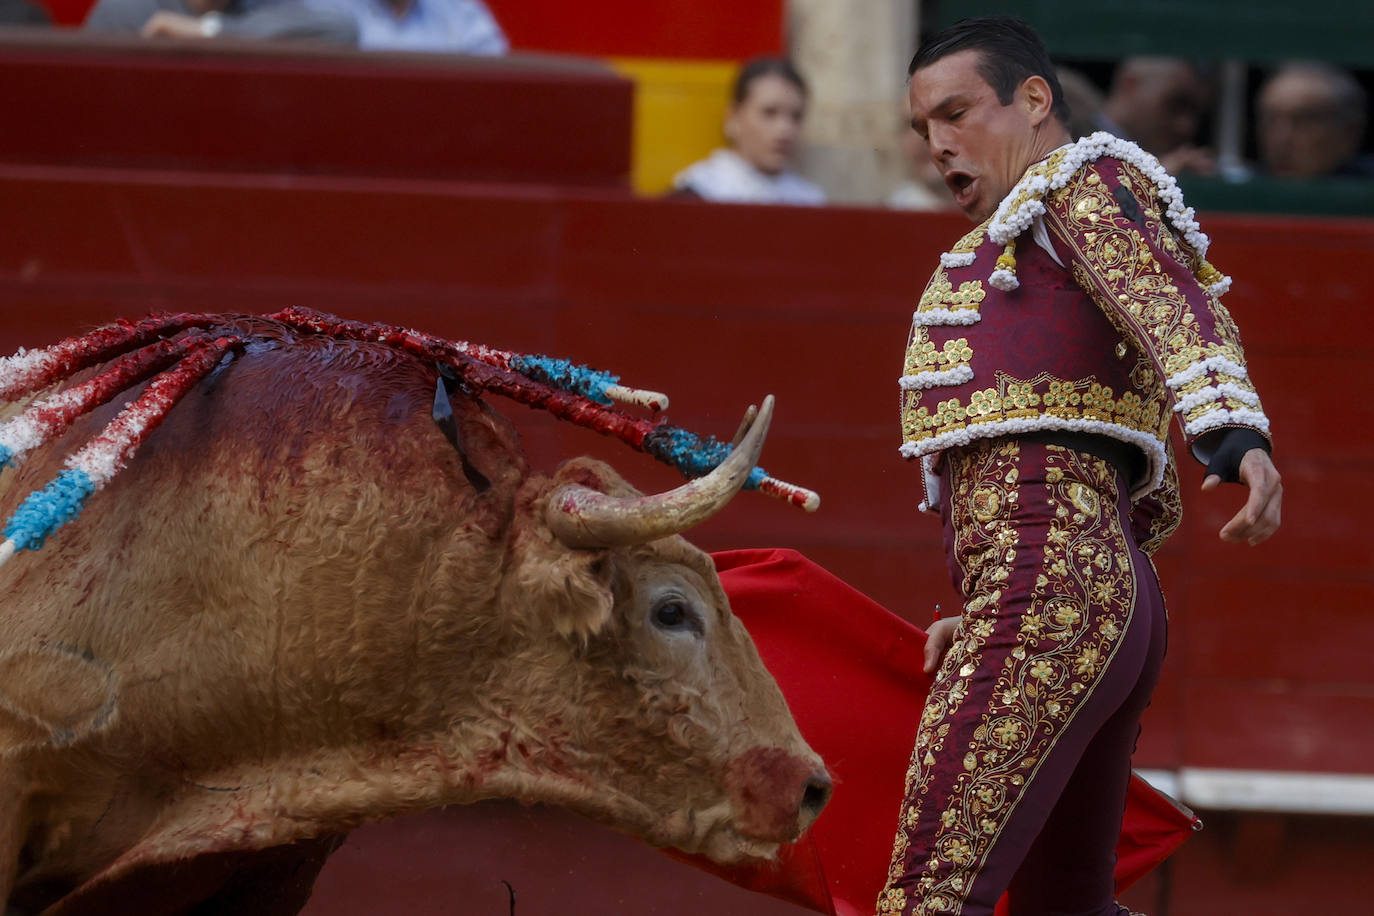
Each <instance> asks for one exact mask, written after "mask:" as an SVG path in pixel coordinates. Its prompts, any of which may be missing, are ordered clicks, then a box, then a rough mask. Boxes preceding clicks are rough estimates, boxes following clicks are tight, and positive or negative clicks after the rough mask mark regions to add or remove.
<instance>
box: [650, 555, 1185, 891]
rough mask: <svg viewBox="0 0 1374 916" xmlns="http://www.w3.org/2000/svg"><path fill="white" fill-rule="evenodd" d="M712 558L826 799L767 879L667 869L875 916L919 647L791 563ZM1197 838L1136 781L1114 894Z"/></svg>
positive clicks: (916, 693)
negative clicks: (816, 757) (815, 763)
mask: <svg viewBox="0 0 1374 916" xmlns="http://www.w3.org/2000/svg"><path fill="white" fill-rule="evenodd" d="M714 558H715V561H716V568H717V569H718V570H719V572H720V579H721V582H722V583H723V584H724V586H725V591H726V593H727V594H728V595H729V596H730V605H731V607H732V608H733V609H734V612H735V615H736V616H737V617H739V618H740V620H742V621H743V622H744V625H745V626H746V627H748V629H749V632H750V634H751V635H752V636H753V638H754V642H755V643H757V644H758V649H759V654H760V655H761V656H762V657H763V662H764V664H765V665H767V666H768V670H769V671H771V672H772V673H773V676H774V677H775V678H777V681H778V685H779V686H780V687H781V688H782V692H783V694H784V695H785V696H786V697H787V703H788V705H789V706H791V707H792V714H793V716H795V717H796V720H797V724H798V725H799V726H800V727H801V731H802V734H803V735H805V736H806V740H807V741H808V742H810V744H811V746H812V747H813V748H815V750H816V751H817V753H819V754H820V755H821V756H822V757H823V758H825V762H826V765H827V766H828V767H829V769H830V775H831V776H832V777H833V778H834V780H835V794H834V797H833V798H832V799H831V801H830V804H829V805H828V806H827V807H826V809H825V812H824V813H823V814H822V815H821V817H820V819H819V820H818V821H816V823H815V825H814V826H813V827H812V828H811V829H810V830H809V831H808V832H807V834H806V836H804V837H802V839H801V840H799V841H798V842H796V843H793V844H791V845H789V846H786V847H784V848H783V850H782V852H781V854H780V855H779V859H778V862H777V863H776V864H775V865H772V866H768V867H751V868H722V867H721V866H718V865H715V864H713V863H711V862H709V861H707V860H706V859H704V858H701V857H698V856H685V855H682V854H681V853H677V854H673V855H674V856H675V857H676V858H681V859H683V860H684V861H687V862H690V863H692V864H693V865H696V866H698V867H700V868H704V869H705V870H707V871H710V872H712V873H714V874H717V875H720V876H721V877H724V878H726V879H727V880H730V881H732V882H734V883H736V884H739V885H741V886H743V887H747V888H750V889H751V890H756V891H759V892H761V893H766V894H771V895H773V896H775V897H780V898H782V899H784V900H789V901H791V902H793V903H797V904H800V905H802V906H805V907H809V908H810V909H813V910H815V911H817V912H820V913H828V914H831V916H859V914H867V913H872V912H873V910H874V906H875V902H876V901H877V899H878V893H879V891H881V890H882V887H883V883H884V879H885V877H886V874H887V868H888V863H889V862H890V861H891V857H892V841H893V838H894V836H895V831H896V826H897V812H898V808H899V807H900V806H901V802H902V787H903V782H904V780H905V777H906V768H907V764H908V762H909V760H910V757H911V747H912V743H913V741H914V740H915V737H916V723H917V721H918V719H919V718H920V715H921V708H922V706H923V705H924V704H925V696H926V691H927V690H928V689H929V687H930V678H929V677H928V676H926V675H925V674H924V673H922V671H921V662H922V649H923V647H924V645H925V639H926V635H925V633H924V632H923V631H922V630H920V629H918V628H917V627H914V626H912V625H911V624H909V623H907V622H906V621H905V620H903V619H902V618H900V617H898V616H897V615H895V614H893V613H892V612H890V611H888V610H887V609H885V608H883V607H882V606H881V605H879V604H877V603H876V602H875V601H873V600H872V599H871V598H869V597H868V596H866V595H864V594H862V593H861V592H858V591H856V590H855V589H853V588H851V587H850V586H849V585H847V584H845V583H844V582H843V581H841V580H840V579H837V578H836V577H835V576H833V575H831V574H830V573H828V572H826V571H825V570H824V569H822V568H821V567H819V566H817V565H816V564H815V563H812V562H811V561H810V560H808V559H806V558H805V557H804V556H802V555H801V554H799V553H797V552H795V551H792V550H772V549H769V550H731V551H726V552H723V553H717V554H714ZM1197 826H1199V824H1198V821H1197V819H1196V818H1195V817H1194V815H1193V814H1192V812H1191V811H1188V810H1187V809H1185V808H1183V807H1182V806H1181V805H1179V804H1178V803H1176V802H1174V801H1173V800H1172V799H1170V798H1168V797H1167V796H1164V795H1162V794H1160V793H1159V792H1157V791H1156V790H1154V789H1153V788H1151V787H1150V786H1149V785H1148V784H1146V783H1145V782H1144V781H1143V780H1141V779H1139V778H1133V779H1132V780H1131V787H1130V794H1129V796H1128V797H1127V800H1126V820H1125V823H1124V825H1123V826H1122V831H1121V839H1120V841H1119V842H1118V843H1117V847H1116V852H1117V866H1116V886H1117V890H1118V891H1120V890H1122V889H1124V888H1126V887H1128V886H1130V885H1131V884H1132V883H1134V882H1135V881H1137V880H1138V879H1139V878H1140V877H1141V876H1142V875H1144V874H1145V873H1146V872H1148V871H1149V870H1150V869H1152V868H1154V867H1155V866H1156V865H1158V864H1159V863H1160V862H1162V861H1163V860H1164V859H1165V858H1166V857H1167V856H1168V855H1169V854H1170V853H1171V852H1173V851H1174V850H1175V849H1177V848H1178V846H1179V844H1181V843H1182V842H1183V841H1184V840H1185V839H1187V838H1188V836H1189V835H1190V834H1191V833H1192V832H1193V831H1194V830H1195V829H1196V828H1197ZM670 854H671V853H670ZM1004 904H1005V901H1004ZM999 912H1001V910H1000V909H999Z"/></svg>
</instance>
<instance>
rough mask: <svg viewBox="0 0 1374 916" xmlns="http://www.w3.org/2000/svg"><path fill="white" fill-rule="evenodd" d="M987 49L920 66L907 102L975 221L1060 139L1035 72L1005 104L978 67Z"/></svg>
mask: <svg viewBox="0 0 1374 916" xmlns="http://www.w3.org/2000/svg"><path fill="white" fill-rule="evenodd" d="M981 59H982V52H981V51H976V50H968V51H957V52H955V53H953V54H949V55H947V56H945V57H942V58H940V59H939V60H937V61H935V62H934V63H932V64H930V65H928V66H926V67H922V68H921V69H919V70H917V71H916V72H915V73H914V74H912V77H911V86H910V91H909V93H908V101H909V102H910V104H911V127H912V129H913V130H915V131H916V132H917V133H918V134H920V135H921V136H922V137H925V138H926V140H927V141H928V142H929V144H930V155H931V158H932V159H933V160H934V162H935V164H936V166H938V167H939V169H940V173H941V174H942V175H943V176H944V179H945V184H946V185H947V186H948V187H949V189H950V191H951V192H952V193H953V194H954V201H955V203H957V204H958V205H959V208H960V209H961V210H963V211H964V213H966V214H967V215H968V216H969V218H970V219H972V220H973V221H974V222H982V221H983V220H984V219H987V218H988V217H989V216H991V215H992V214H993V211H995V210H996V209H997V205H998V204H999V203H1000V202H1001V200H1002V198H1003V197H1005V196H1006V195H1007V193H1008V192H1009V191H1010V190H1011V189H1012V187H1013V186H1014V185H1015V184H1016V182H1017V181H1019V180H1020V179H1021V176H1022V175H1023V174H1025V171H1026V169H1027V168H1028V167H1030V166H1031V165H1032V164H1034V163H1035V162H1036V161H1038V160H1039V159H1040V158H1041V157H1043V156H1044V155H1046V154H1047V153H1049V152H1050V151H1051V150H1053V149H1054V147H1056V146H1058V145H1059V139H1060V138H1059V134H1062V129H1060V128H1058V126H1057V124H1056V123H1055V122H1053V121H1052V119H1051V114H1050V108H1051V105H1052V102H1053V98H1052V96H1051V95H1050V90H1049V85H1048V84H1047V83H1046V82H1045V80H1044V79H1042V78H1041V77H1038V76H1032V77H1030V78H1028V79H1027V80H1025V81H1024V82H1023V83H1022V84H1021V85H1020V86H1018V87H1017V88H1016V91H1015V92H1014V94H1013V96H1012V99H1011V101H1010V103H1008V104H1003V103H1002V101H1001V100H1000V99H999V98H998V97H997V92H996V90H994V89H993V87H992V86H990V85H988V82H987V80H985V79H984V78H983V75H982V74H981V73H980V72H979V70H978V64H979V61H980V60H981Z"/></svg>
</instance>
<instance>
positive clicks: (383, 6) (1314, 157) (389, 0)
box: [0, 0, 1374, 210]
mask: <svg viewBox="0 0 1374 916" xmlns="http://www.w3.org/2000/svg"><path fill="white" fill-rule="evenodd" d="M48 23H49V18H48V14H47V11H46V10H45V8H44V7H43V6H42V5H40V3H39V2H37V0H0V24H11V25H43V24H48ZM82 28H83V29H84V30H86V31H87V32H90V33H98V34H124V35H138V36H143V37H145V38H148V39H158V40H181V41H201V42H213V41H215V40H217V39H240V40H242V39H262V40H272V39H288V40H295V41H313V42H318V43H327V44H332V45H341V46H353V47H358V48H362V49H364V50H391V51H428V52H450V53H458V54H479V55H499V54H504V53H506V52H507V51H508V50H509V45H508V42H507V40H506V36H505V34H504V33H503V31H502V29H501V26H500V24H499V23H498V22H497V21H496V19H495V17H494V16H493V15H492V13H491V11H490V10H489V9H488V8H487V6H486V5H485V4H484V3H483V2H482V0H95V2H94V5H93V6H92V8H91V10H90V12H89V14H88V15H87V17H86V19H85V22H84V24H83V26H82ZM1104 72H1105V71H1104ZM1059 79H1060V84H1061V88H1062V90H1063V93H1064V96H1065V99H1066V101H1067V103H1068V105H1069V108H1070V111H1071V113H1072V125H1071V128H1072V130H1073V132H1074V133H1076V134H1077V135H1079V136H1083V135H1087V134H1090V133H1092V132H1094V131H1099V130H1105V131H1108V132H1110V133H1112V134H1115V135H1117V136H1119V137H1123V138H1126V139H1129V140H1133V141H1135V142H1136V143H1138V144H1140V146H1142V147H1143V148H1144V149H1145V150H1147V151H1148V152H1151V153H1153V154H1154V155H1155V156H1157V157H1158V158H1159V160H1160V161H1161V163H1162V164H1163V165H1164V167H1165V168H1166V169H1167V170H1168V171H1169V172H1171V173H1173V174H1176V175H1200V176H1213V175H1221V176H1222V177H1224V178H1226V179H1228V180H1232V181H1236V180H1245V179H1247V178H1251V177H1274V178H1282V179H1311V178H1321V177H1327V176H1337V177H1365V178H1368V177H1374V155H1370V154H1368V153H1365V152H1363V150H1364V148H1365V147H1364V136H1365V128H1366V122H1367V114H1368V99H1367V97H1366V93H1365V90H1364V88H1363V87H1362V86H1361V83H1360V81H1359V80H1357V79H1356V78H1355V77H1354V76H1353V75H1352V74H1351V73H1349V72H1347V71H1345V70H1342V69H1340V68H1338V67H1334V66H1331V65H1329V64H1325V63H1320V62H1312V61H1295V62H1290V63H1286V64H1283V65H1280V66H1278V67H1275V68H1273V69H1272V70H1271V71H1269V72H1268V73H1266V74H1265V75H1264V76H1263V79H1262V81H1261V82H1260V83H1259V85H1258V89H1257V91H1255V92H1254V93H1253V94H1252V97H1251V98H1250V99H1249V100H1248V101H1249V104H1250V106H1251V109H1252V110H1249V111H1247V112H1245V113H1244V115H1245V116H1246V121H1247V124H1248V136H1249V137H1250V138H1251V149H1252V151H1253V156H1252V161H1249V162H1243V161H1240V159H1239V158H1238V157H1237V156H1236V155H1235V154H1234V151H1233V153H1232V155H1231V156H1230V157H1229V158H1230V160H1231V161H1227V162H1226V163H1224V164H1223V165H1219V162H1218V154H1217V151H1216V150H1215V149H1214V148H1212V145H1211V144H1210V143H1209V142H1208V136H1209V133H1210V131H1211V129H1212V128H1213V127H1214V126H1215V124H1216V123H1217V121H1218V116H1219V112H1218V106H1219V100H1218V95H1219V94H1218V92H1217V83H1218V78H1217V74H1216V73H1215V72H1214V70H1213V68H1212V67H1210V66H1209V65H1207V64H1205V63H1200V62H1197V61H1192V60H1187V59H1183V58H1172V57H1144V56H1142V57H1130V58H1127V59H1125V60H1122V61H1121V62H1119V63H1118V64H1117V66H1116V67H1115V69H1114V70H1113V71H1112V72H1111V74H1110V78H1109V79H1102V74H1099V79H1101V84H1099V83H1098V82H1095V81H1094V80H1093V79H1091V78H1090V77H1089V76H1088V75H1086V74H1085V73H1083V72H1080V71H1078V70H1074V69H1070V68H1067V67H1064V68H1061V69H1060V72H1059ZM807 101H808V91H807V83H806V80H805V79H804V78H803V75H802V74H801V73H799V72H798V70H797V68H796V67H795V66H794V65H793V64H792V63H791V62H790V61H788V60H786V59H783V58H759V59H756V60H753V61H749V62H747V63H745V64H744V65H743V67H742V68H741V70H740V72H739V76H738V79H737V80H736V81H735V84H734V87H733V91H732V94H731V96H730V99H729V107H728V111H727V114H726V118H725V122H724V124H723V131H722V137H721V139H722V141H723V142H722V145H721V147H720V148H719V149H717V150H715V151H714V152H712V153H711V154H710V155H709V156H707V157H706V158H704V159H702V160H701V161H699V162H696V163H693V164H691V165H689V166H688V167H686V168H684V169H683V170H682V171H681V172H680V173H679V174H678V175H677V176H676V179H675V180H674V183H673V185H674V187H673V190H672V192H671V193H672V194H673V195H674V196H680V197H695V198H700V199H703V200H710V201H723V202H753V203H777V204H822V203H825V202H826V192H825V190H824V189H823V188H822V187H820V186H819V185H818V184H816V183H815V182H814V181H811V180H808V179H807V178H804V177H802V175H800V174H799V173H798V170H797V169H796V161H797V156H798V153H799V152H800V150H801V147H802V144H803V128H804V124H805V119H806V112H807ZM896 101H897V100H894V102H896ZM900 106H901V112H902V114H901V117H900V118H899V122H900V127H899V130H898V131H896V132H894V134H893V137H892V144H893V145H894V146H896V145H900V147H901V150H902V155H901V158H902V162H903V163H904V165H905V169H906V174H905V177H904V179H903V180H902V181H901V183H900V184H898V185H897V186H896V187H893V188H890V189H888V193H886V195H885V198H886V202H887V204H888V205H889V206H892V207H899V208H908V209H919V210H938V209H947V208H950V207H951V206H952V200H951V195H950V192H949V191H948V190H947V189H946V187H945V185H944V182H943V180H942V179H941V176H940V174H939V171H938V170H937V169H936V167H935V166H934V164H933V163H932V162H931V157H930V153H929V150H928V149H927V148H926V146H925V144H924V142H923V141H922V140H921V138H920V137H919V136H917V135H916V134H915V132H914V131H912V130H910V129H909V127H908V126H907V124H906V120H907V116H906V113H905V108H906V102H905V99H902V100H901V101H900Z"/></svg>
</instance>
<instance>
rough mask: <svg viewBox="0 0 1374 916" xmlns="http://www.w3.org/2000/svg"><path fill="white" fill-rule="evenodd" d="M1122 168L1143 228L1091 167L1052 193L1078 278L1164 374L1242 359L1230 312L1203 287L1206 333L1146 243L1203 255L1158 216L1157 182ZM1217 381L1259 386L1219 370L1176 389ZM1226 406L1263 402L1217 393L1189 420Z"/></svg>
mask: <svg viewBox="0 0 1374 916" xmlns="http://www.w3.org/2000/svg"><path fill="white" fill-rule="evenodd" d="M1120 175H1121V177H1122V183H1123V184H1124V185H1126V187H1127V188H1128V189H1130V190H1132V191H1133V192H1134V193H1135V194H1136V196H1137V198H1138V199H1140V200H1141V203H1142V209H1143V212H1144V216H1145V220H1144V223H1145V225H1144V228H1143V230H1141V229H1138V228H1137V227H1135V226H1134V225H1133V224H1124V225H1123V224H1121V223H1113V222H1111V221H1110V220H1108V219H1107V217H1111V216H1116V215H1118V214H1119V213H1120V208H1119V207H1117V206H1116V205H1115V203H1113V202H1112V200H1111V197H1110V195H1109V194H1108V193H1107V192H1106V191H1105V190H1104V189H1103V187H1102V186H1103V182H1102V179H1101V178H1100V177H1099V176H1098V175H1097V173H1096V172H1093V171H1091V170H1089V171H1088V172H1087V178H1086V179H1085V180H1072V181H1070V182H1069V183H1068V184H1067V185H1065V186H1064V187H1063V188H1061V189H1059V190H1057V191H1054V192H1053V193H1051V194H1050V195H1049V196H1048V197H1047V198H1046V202H1047V204H1049V206H1048V207H1047V208H1046V213H1045V218H1046V221H1047V222H1048V223H1049V224H1050V225H1051V227H1057V228H1058V230H1059V231H1058V232H1057V233H1056V235H1058V236H1059V237H1060V238H1061V240H1063V241H1064V242H1065V243H1066V244H1068V245H1069V246H1070V247H1071V248H1073V250H1074V251H1075V252H1076V253H1077V255H1078V257H1076V258H1074V260H1073V265H1072V270H1073V276H1074V280H1075V281H1077V283H1078V285H1079V286H1080V287H1082V288H1083V289H1084V290H1085V291H1087V292H1088V294H1089V295H1090V296H1092V298H1093V300H1094V301H1095V302H1096V303H1097V304H1098V306H1099V307H1100V308H1101V309H1102V311H1103V313H1104V314H1105V315H1106V316H1107V318H1108V320H1110V321H1111V322H1112V324H1113V325H1114V326H1115V327H1116V328H1117V330H1118V331H1120V332H1121V333H1122V335H1123V336H1125V337H1126V339H1127V340H1128V341H1130V342H1132V343H1133V344H1134V345H1135V346H1136V348H1137V349H1139V350H1141V351H1142V352H1145V353H1154V354H1156V355H1157V356H1158V358H1159V362H1160V365H1161V367H1162V368H1163V371H1164V374H1165V376H1166V377H1169V376H1173V375H1176V374H1177V373H1180V372H1182V371H1183V370H1185V369H1188V368H1190V367H1192V366H1194V365H1195V364H1197V363H1200V362H1202V361H1203V360H1206V359H1208V358H1210V357H1214V356H1219V357H1223V358H1225V359H1227V360H1229V361H1230V362H1232V363H1235V364H1237V365H1241V366H1243V365H1244V363H1245V355H1244V351H1243V350H1242V349H1241V345H1240V335H1239V333H1238V331H1237V329H1236V325H1235V322H1234V321H1233V320H1232V319H1231V315H1230V313H1229V312H1228V311H1227V310H1226V308H1225V307H1224V306H1222V305H1221V303H1219V302H1218V301H1217V300H1216V298H1215V297H1213V296H1212V295H1211V294H1210V293H1207V292H1206V291H1204V290H1202V289H1201V288H1200V287H1198V293H1199V294H1200V295H1201V296H1202V297H1203V299H1204V301H1205V302H1206V305H1207V307H1208V308H1210V310H1211V313H1212V318H1213V325H1214V331H1213V333H1212V334H1211V335H1206V334H1204V332H1203V331H1202V329H1201V328H1200V327H1199V326H1198V320H1197V316H1196V315H1195V314H1194V307H1195V306H1194V304H1193V303H1192V302H1190V301H1189V299H1188V297H1187V295H1186V294H1185V293H1184V292H1183V290H1181V289H1180V288H1179V287H1178V286H1177V285H1176V284H1175V283H1174V282H1173V278H1172V277H1171V276H1170V274H1169V273H1168V272H1167V271H1166V270H1165V268H1164V266H1163V265H1161V264H1160V262H1159V260H1158V259H1157V258H1156V257H1155V254H1154V252H1153V251H1151V249H1150V247H1149V245H1148V244H1147V243H1146V241H1147V239H1148V240H1149V241H1152V242H1154V244H1155V245H1156V246H1157V247H1159V248H1161V249H1163V250H1164V251H1165V252H1166V253H1168V254H1169V255H1171V256H1173V257H1175V258H1177V259H1178V260H1179V262H1180V264H1181V265H1182V266H1184V267H1185V268H1187V269H1188V270H1190V271H1195V270H1198V269H1200V267H1201V264H1202V259H1201V258H1200V257H1199V256H1198V255H1197V253H1196V252H1194V251H1193V250H1192V249H1191V248H1189V247H1188V246H1187V245H1184V244H1182V243H1180V242H1179V241H1178V240H1177V239H1176V238H1175V236H1174V234H1173V232H1172V230H1171V229H1170V228H1169V227H1168V226H1167V225H1166V224H1165V223H1164V222H1163V221H1162V220H1160V219H1159V218H1158V217H1159V213H1160V212H1161V210H1162V209H1163V208H1162V205H1161V203H1160V201H1159V199H1158V191H1157V189H1156V188H1155V186H1154V184H1153V183H1152V182H1150V181H1148V180H1146V179H1145V177H1144V176H1143V175H1141V174H1140V173H1139V171H1138V170H1136V169H1135V168H1134V167H1133V166H1130V165H1128V164H1124V163H1123V164H1122V166H1121V168H1120ZM1189 280H1190V282H1191V278H1189ZM1219 384H1229V385H1233V386H1235V388H1236V389H1239V390H1241V391H1243V392H1245V393H1246V394H1247V395H1254V391H1255V389H1254V386H1253V385H1251V383H1250V381H1249V380H1248V379H1247V378H1244V377H1238V376H1231V375H1227V374H1225V373H1220V372H1211V373H1207V374H1204V375H1202V376H1200V377H1199V378H1198V379H1196V380H1195V381H1194V382H1193V383H1191V389H1189V388H1187V387H1185V388H1182V389H1180V390H1179V391H1178V392H1177V394H1178V396H1179V397H1182V396H1184V395H1185V394H1189V393H1192V392H1193V391H1201V390H1203V389H1204V388H1207V387H1208V386H1212V385H1219ZM1222 408H1226V409H1249V410H1256V411H1258V410H1260V409H1261V408H1260V407H1259V405H1258V401H1256V402H1255V403H1254V404H1253V405H1252V404H1248V403H1245V402H1243V401H1240V400H1237V399H1235V398H1218V399H1213V400H1211V401H1209V402H1207V403H1204V404H1200V405H1198V406H1196V407H1194V408H1193V409H1192V410H1190V411H1188V412H1186V415H1185V417H1184V422H1185V423H1187V422H1190V421H1191V420H1195V419H1197V418H1198V417H1201V416H1203V415H1205V414H1207V413H1209V412H1211V411H1213V410H1219V409H1222ZM1165 432H1166V434H1167V430H1166V431H1165Z"/></svg>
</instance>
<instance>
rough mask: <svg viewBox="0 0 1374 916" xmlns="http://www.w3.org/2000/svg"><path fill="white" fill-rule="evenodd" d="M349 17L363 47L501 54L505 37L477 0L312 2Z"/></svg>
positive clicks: (369, 49) (504, 48)
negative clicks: (356, 29) (353, 23)
mask: <svg viewBox="0 0 1374 916" xmlns="http://www.w3.org/2000/svg"><path fill="white" fill-rule="evenodd" d="M311 2H312V3H313V4H315V5H316V6H318V7H319V8H320V9H327V10H335V11H338V12H341V13H346V14H347V15H349V16H351V17H352V19H353V21H354V22H355V23H356V24H357V27H358V46H359V47H360V48H362V49H364V50H366V51H437V52H442V53H449V54H484V55H489V56H492V55H498V54H505V53H506V52H507V51H508V50H510V45H509V43H508V42H507V41H506V35H505V33H504V32H502V31H501V26H500V25H498V24H497V22H496V18H495V17H494V16H492V14H491V11H490V10H488V9H487V7H486V5H485V4H483V3H482V2H481V0H311Z"/></svg>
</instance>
